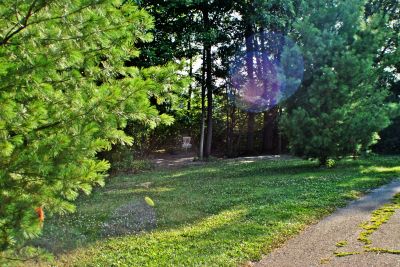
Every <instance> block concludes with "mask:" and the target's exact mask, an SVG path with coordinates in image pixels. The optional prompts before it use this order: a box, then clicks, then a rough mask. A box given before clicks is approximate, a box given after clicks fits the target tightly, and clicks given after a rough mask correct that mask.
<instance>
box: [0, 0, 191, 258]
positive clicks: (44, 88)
mask: <svg viewBox="0 0 400 267" xmlns="http://www.w3.org/2000/svg"><path fill="white" fill-rule="evenodd" d="M125 2H126V1H106V0H74V1H58V0H53V1H48V0H46V1H44V0H33V1H14V0H4V1H1V3H0V107H1V112H0V251H4V250H7V249H12V248H13V247H15V246H17V245H20V244H22V243H23V240H24V239H26V238H30V237H32V236H35V235H37V234H38V233H39V232H40V229H41V224H42V223H43V220H44V223H45V222H46V219H45V218H46V216H47V215H49V214H52V213H63V212H71V211H73V210H74V209H75V207H74V205H73V200H74V199H76V197H77V196H78V194H79V193H80V192H84V193H86V194H88V193H90V191H91V190H92V188H93V186H95V185H102V184H103V183H104V177H105V176H106V171H107V169H108V168H109V163H108V162H106V161H104V160H98V159H97V158H96V153H97V152H99V151H102V150H108V149H110V148H111V145H112V144H115V143H121V144H130V143H131V141H132V138H131V137H129V136H127V135H126V134H125V133H124V131H123V129H124V127H125V125H126V123H127V121H128V120H134V121H142V122H143V123H146V124H148V125H150V126H151V127H154V126H156V125H157V124H160V123H171V121H172V118H171V117H169V116H166V115H161V116H160V115H159V114H158V112H157V110H156V109H155V108H154V107H152V106H151V105H150V103H149V96H154V97H158V98H159V99H160V101H162V99H163V95H165V94H168V92H170V91H172V90H178V89H179V88H180V87H182V86H184V85H185V81H184V80H182V79H181V77H180V76H179V75H177V74H176V73H177V69H178V67H177V66H175V65H172V64H168V65H166V66H165V67H151V68H148V69H139V68H136V67H127V66H126V65H125V64H124V62H126V61H127V60H132V58H134V57H137V56H138V55H139V51H138V49H136V48H135V46H134V44H135V43H136V42H138V41H141V42H147V41H150V40H151V38H152V36H151V35H150V34H149V33H148V30H149V29H150V28H151V27H152V26H153V20H152V18H151V17H150V16H149V15H148V14H147V13H146V12H145V11H143V10H141V9H139V8H138V7H136V6H135V5H132V4H129V3H125Z"/></svg>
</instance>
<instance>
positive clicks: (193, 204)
mask: <svg viewBox="0 0 400 267" xmlns="http://www.w3.org/2000/svg"><path fill="white" fill-rule="evenodd" d="M398 176H400V157H375V158H370V159H362V160H357V161H353V160H343V161H340V162H338V164H337V166H336V167H335V168H332V169H325V168H319V167H317V165H316V163H315V162H311V161H303V160H285V161H257V162H252V163H239V162H235V161H224V162H213V163H209V164H207V165H203V166H195V167H188V168H184V169H179V170H169V171H162V172H148V173H143V174H140V175H132V176H120V177H113V178H110V179H109V181H108V183H107V186H106V187H105V188H101V189H97V190H95V192H94V193H93V194H92V195H91V196H89V197H82V198H80V199H79V200H78V203H77V212H76V213H75V214H70V215H65V216H63V217H57V218H53V219H50V220H48V221H46V222H45V227H44V235H43V237H42V238H41V239H40V240H39V241H37V243H38V244H42V245H46V246H47V247H48V248H50V249H51V250H52V251H53V252H57V254H58V259H57V260H58V262H57V263H56V265H57V266H60V265H63V264H65V265H76V266H85V265H89V266H171V265H174V266H199V265H204V266H236V265H239V264H242V263H245V262H246V261H248V260H258V259H260V257H261V255H262V253H267V252H268V251H270V250H271V249H272V248H274V247H276V246H279V245H280V244H282V242H283V241H284V240H286V239H287V238H289V237H290V236H293V235H294V234H296V233H298V232H299V231H300V230H301V229H303V228H304V226H306V225H307V224H310V223H312V222H315V221H317V220H319V219H321V217H323V216H325V215H327V214H329V213H331V212H332V211H334V210H335V208H337V207H339V206H344V205H345V204H346V202H347V201H348V200H351V199H354V198H356V197H358V196H360V195H361V194H362V193H363V192H366V191H368V190H370V189H372V188H375V187H378V186H380V185H382V184H385V183H387V182H389V181H390V180H391V179H393V178H394V177H398ZM148 182H150V183H148ZM141 183H146V184H145V185H146V186H140V185H139V184H141ZM147 196H148V197H150V198H151V199H152V200H153V201H154V203H155V206H154V207H152V208H154V209H155V212H156V216H157V228H156V229H154V230H153V231H151V232H143V233H140V234H134V235H125V236H120V237H111V238H104V237H102V234H101V225H102V223H103V222H105V221H107V220H110V218H109V217H110V216H111V215H112V213H113V212H114V211H115V210H116V209H117V208H118V207H120V206H121V205H124V204H126V203H129V202H135V201H143V199H144V198H145V197H147Z"/></svg>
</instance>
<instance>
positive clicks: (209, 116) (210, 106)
mask: <svg viewBox="0 0 400 267" xmlns="http://www.w3.org/2000/svg"><path fill="white" fill-rule="evenodd" d="M208 15H209V14H208V7H207V6H206V7H205V8H204V9H203V22H204V28H205V29H206V30H207V31H208V30H209V29H210V19H209V16H208ZM205 52H206V67H207V68H206V88H207V140H206V151H205V153H204V156H205V157H209V156H210V155H211V145H212V124H213V121H212V119H213V90H212V69H211V63H212V58H211V44H210V41H209V40H205Z"/></svg>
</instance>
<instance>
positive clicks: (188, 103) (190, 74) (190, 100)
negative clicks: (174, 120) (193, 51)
mask: <svg viewBox="0 0 400 267" xmlns="http://www.w3.org/2000/svg"><path fill="white" fill-rule="evenodd" d="M189 77H190V78H191V79H192V78H193V59H192V58H190V61H189ZM192 91H193V88H192V83H190V84H189V92H188V102H187V109H188V110H190V109H191V102H192Z"/></svg>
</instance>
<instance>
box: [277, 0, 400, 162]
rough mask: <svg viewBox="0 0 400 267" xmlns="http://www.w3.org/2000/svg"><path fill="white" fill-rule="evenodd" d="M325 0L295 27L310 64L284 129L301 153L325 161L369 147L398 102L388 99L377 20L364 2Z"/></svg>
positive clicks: (362, 150) (309, 9) (385, 125)
mask: <svg viewBox="0 0 400 267" xmlns="http://www.w3.org/2000/svg"><path fill="white" fill-rule="evenodd" d="M319 2H320V1H311V2H310V3H309V4H308V5H307V6H305V7H304V8H305V10H306V11H305V12H308V13H307V14H308V15H307V16H306V17H305V18H304V20H302V21H297V23H296V26H295V27H296V29H297V30H298V31H299V33H300V35H301V37H300V39H301V43H302V44H301V46H302V49H303V53H304V56H305V60H306V62H308V63H307V64H306V66H305V70H306V72H305V80H304V84H303V88H302V92H301V93H299V94H298V95H297V99H295V101H296V104H297V105H296V106H295V107H294V108H290V109H289V112H287V113H286V115H285V117H284V118H283V120H282V121H281V129H282V130H283V132H284V133H285V134H286V135H287V137H288V139H289V143H290V148H291V150H292V151H293V152H294V153H295V154H297V155H301V156H306V157H313V158H318V159H319V160H320V164H325V163H326V160H327V158H328V157H340V156H344V155H349V154H357V153H360V152H365V151H367V149H368V147H369V146H370V145H371V144H373V143H375V142H376V141H377V139H378V135H377V132H379V131H380V130H381V129H383V128H385V127H387V126H388V125H389V122H390V121H389V118H390V114H391V112H392V110H393V109H395V108H396V107H395V106H391V105H388V104H385V101H386V97H387V96H388V91H387V90H386V88H385V87H382V86H380V85H378V84H377V81H378V76H377V68H376V66H375V65H374V57H375V56H376V53H377V50H378V48H379V47H381V46H382V45H383V43H382V40H383V39H384V38H383V37H382V34H381V32H380V31H378V30H376V29H374V23H375V19H371V20H370V21H367V22H365V21H362V19H361V18H362V15H363V13H362V10H363V9H362V7H363V1H343V2H341V3H340V4H336V3H330V4H327V5H325V4H324V5H322V2H321V3H320V4H321V5H320V7H318V6H319ZM323 3H325V2H323ZM314 5H315V6H314ZM376 19H378V18H376ZM365 36H368V38H366V37H365Z"/></svg>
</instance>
